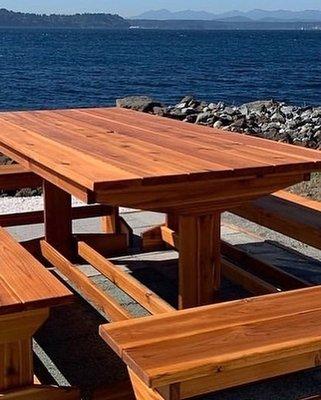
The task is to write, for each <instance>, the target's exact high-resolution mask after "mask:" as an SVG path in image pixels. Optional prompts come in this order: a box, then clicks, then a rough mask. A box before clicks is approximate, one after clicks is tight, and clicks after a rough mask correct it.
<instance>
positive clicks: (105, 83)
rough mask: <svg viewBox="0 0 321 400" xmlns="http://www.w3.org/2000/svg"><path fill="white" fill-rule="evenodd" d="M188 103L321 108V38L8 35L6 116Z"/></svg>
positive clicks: (3, 60) (1, 78)
mask: <svg viewBox="0 0 321 400" xmlns="http://www.w3.org/2000/svg"><path fill="white" fill-rule="evenodd" d="M187 94H193V95H195V96H196V97H197V98H199V99H202V100H207V101H214V102H215V101H219V100H222V101H225V102H227V103H231V104H233V103H234V104H240V103H244V102H248V101H253V100H257V99H266V98H269V99H270V98H274V99H277V100H282V101H285V102H288V103H292V104H297V105H305V104H307V105H312V104H313V105H321V32H320V31H272V32H271V31H159V30H128V31H117V30H115V31H109V30H80V29H79V30H71V29H70V30H62V29H57V30H43V29H4V28H3V29H0V109H1V110H14V109H42V108H65V107H84V106H85V107H87V106H104V105H113V104H114V103H115V99H116V98H118V97H122V96H126V95H149V96H152V97H154V98H155V99H158V100H161V101H162V102H164V103H166V104H173V103H175V102H177V101H178V100H179V99H180V98H181V97H182V96H185V95H187Z"/></svg>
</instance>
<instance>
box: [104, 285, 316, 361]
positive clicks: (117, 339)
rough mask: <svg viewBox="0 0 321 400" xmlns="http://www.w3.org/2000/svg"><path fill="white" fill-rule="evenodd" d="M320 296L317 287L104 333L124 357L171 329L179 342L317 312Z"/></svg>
mask: <svg viewBox="0 0 321 400" xmlns="http://www.w3.org/2000/svg"><path fill="white" fill-rule="evenodd" d="M320 296H321V288H320V287H318V286H317V287H312V288H305V289H299V290H294V291H290V292H282V293H277V294H270V295H265V296H259V297H252V298H250V299H242V300H236V301H231V302H228V303H219V304H215V305H209V306H204V307H201V308H193V309H188V310H181V311H179V312H173V313H170V314H166V315H155V316H153V318H150V317H146V318H140V319H137V320H134V321H126V323H122V322H119V323H114V324H112V325H109V326H108V325H107V326H105V327H104V328H103V329H102V331H105V330H106V332H107V331H108V334H109V336H108V337H109V339H108V343H109V345H110V346H111V347H112V348H113V350H114V351H115V352H116V353H117V354H118V355H120V356H121V354H122V351H123V349H124V348H126V347H127V346H129V347H136V346H140V345H143V344H147V343H154V341H156V342H157V341H159V340H164V341H165V340H166V339H167V338H168V335H169V330H168V326H170V327H171V330H170V333H171V337H172V338H173V339H174V338H176V339H179V338H181V337H184V336H185V335H186V332H193V333H194V334H203V333H206V332H208V331H211V330H212V329H213V327H215V329H218V330H221V329H225V328H227V327H233V326H238V325H242V324H243V323H244V322H245V321H246V322H248V323H255V322H260V321H268V320H270V319H274V318H283V317H286V316H291V315H300V314H302V313H303V312H307V313H310V312H313V311H317V310H320V309H321V306H320ZM182 325H184V329H182ZM133 329H135V336H133V337H130V336H129V332H130V331H132V330H133ZM105 339H106V338H105Z"/></svg>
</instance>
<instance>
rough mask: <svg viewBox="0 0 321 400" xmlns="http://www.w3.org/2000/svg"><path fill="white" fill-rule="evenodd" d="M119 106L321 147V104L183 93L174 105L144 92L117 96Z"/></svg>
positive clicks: (296, 143) (267, 137)
mask: <svg viewBox="0 0 321 400" xmlns="http://www.w3.org/2000/svg"><path fill="white" fill-rule="evenodd" d="M117 106H119V107H125V108H131V109H134V110H138V111H143V112H148V113H151V114H156V115H161V116H164V117H168V118H174V119H178V120H181V121H184V122H189V123H196V124H200V125H206V126H210V127H213V128H219V129H223V130H226V131H231V132H239V133H243V134H246V135H253V136H259V137H263V138H266V139H271V140H276V141H282V142H286V143H290V144H295V145H299V146H304V147H309V148H313V149H321V106H320V107H298V106H293V105H289V104H285V103H281V102H277V101H274V100H264V101H255V102H251V103H246V104H242V105H240V106H235V105H228V104H225V103H223V102H218V103H208V102H205V101H199V100H196V99H195V98H194V97H191V96H187V97H184V98H183V99H182V100H181V101H180V102H179V103H177V104H176V105H174V106H165V105H163V104H161V103H160V102H157V101H155V100H153V99H151V98H149V97H144V96H135V97H126V98H124V99H119V100H117Z"/></svg>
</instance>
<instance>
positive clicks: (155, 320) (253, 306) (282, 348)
mask: <svg viewBox="0 0 321 400" xmlns="http://www.w3.org/2000/svg"><path fill="white" fill-rule="evenodd" d="M320 294H321V288H320V287H315V288H308V289H301V290H297V291H292V292H287V293H278V294H273V295H268V296H261V297H257V298H252V299H246V300H239V301H235V302H230V303H223V304H218V305H211V306H205V307H202V308H195V309H191V310H183V311H179V312H173V313H168V314H164V315H157V316H153V317H145V318H141V319H139V320H132V321H127V322H126V323H123V322H120V323H115V324H111V325H105V326H102V327H101V329H100V334H101V336H102V337H103V338H104V339H105V340H106V341H107V343H108V344H109V345H110V346H111V347H112V348H113V349H114V350H115V351H116V352H117V353H118V354H119V355H120V356H121V357H122V359H123V360H124V361H125V362H126V364H127V365H128V366H129V368H131V369H132V370H133V371H134V373H135V374H137V375H138V376H139V378H140V379H141V380H142V381H143V382H144V383H145V384H146V385H148V386H149V387H152V388H157V387H162V386H164V385H170V384H174V383H180V382H185V381H189V380H194V383H195V382H197V381H196V380H198V379H201V380H205V379H206V377H212V379H213V384H212V386H213V385H215V381H219V379H220V376H221V374H222V376H223V379H224V376H225V375H226V374H227V376H228V375H229V374H231V375H230V377H231V376H234V379H235V382H234V384H241V383H245V382H246V381H253V380H257V379H264V377H271V376H275V375H273V363H274V366H275V368H276V371H277V372H276V375H279V374H280V373H281V374H285V373H287V372H293V371H295V370H301V369H305V368H310V367H311V366H313V365H314V366H315V365H319V364H320V357H319V354H320V350H321V328H320V324H319V323H318V320H319V317H320V315H321V302H320V298H319V295H320ZM168 327H170V329H168ZM132 332H135V335H133V334H132ZM282 360H284V361H285V362H284V363H283V362H282ZM265 366H267V368H266V370H265ZM252 367H253V368H252ZM251 368H252V369H251ZM233 371H235V374H234V375H233ZM242 371H244V375H243V379H242V378H237V376H238V375H237V374H236V372H238V374H240V373H242ZM255 371H256V373H255ZM264 371H265V372H264ZM246 375H247V378H246ZM255 375H256V376H255ZM232 385H233V382H232V381H230V383H229V386H232ZM189 390H191V388H190V389H189ZM196 390H197V386H195V392H194V394H196V393H197V391H196Z"/></svg>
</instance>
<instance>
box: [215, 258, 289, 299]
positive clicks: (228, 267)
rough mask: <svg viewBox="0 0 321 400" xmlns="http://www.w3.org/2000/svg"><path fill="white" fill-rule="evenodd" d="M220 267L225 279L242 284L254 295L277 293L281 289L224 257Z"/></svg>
mask: <svg viewBox="0 0 321 400" xmlns="http://www.w3.org/2000/svg"><path fill="white" fill-rule="evenodd" d="M222 269H223V275H224V276H225V277H226V278H227V279H229V280H230V281H231V282H234V283H236V284H237V285H239V286H242V287H243V288H244V289H245V290H247V291H248V292H250V293H252V294H254V295H256V296H259V295H263V294H269V293H278V292H280V291H281V289H279V288H277V287H276V286H274V285H271V284H270V283H268V282H265V281H264V280H263V279H261V278H259V277H258V276H256V275H254V274H251V273H250V272H248V271H245V270H244V269H242V268H241V267H238V266H237V265H235V264H233V263H232V262H230V261H229V260H227V259H225V258H223V259H222Z"/></svg>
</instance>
